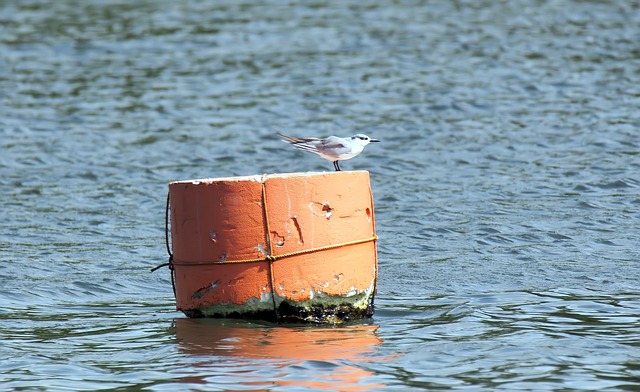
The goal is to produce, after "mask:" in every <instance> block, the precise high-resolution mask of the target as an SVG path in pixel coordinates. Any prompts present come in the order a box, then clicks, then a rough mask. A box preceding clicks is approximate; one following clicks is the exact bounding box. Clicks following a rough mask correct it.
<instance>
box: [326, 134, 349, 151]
mask: <svg viewBox="0 0 640 392" xmlns="http://www.w3.org/2000/svg"><path fill="white" fill-rule="evenodd" d="M322 147H323V148H331V149H338V148H345V147H346V144H345V143H344V140H342V138H339V137H336V136H329V137H328V138H326V139H324V140H323V141H322Z"/></svg>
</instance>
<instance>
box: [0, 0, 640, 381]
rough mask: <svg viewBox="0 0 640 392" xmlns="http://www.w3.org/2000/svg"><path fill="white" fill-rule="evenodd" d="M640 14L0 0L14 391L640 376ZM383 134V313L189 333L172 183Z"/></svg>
mask: <svg viewBox="0 0 640 392" xmlns="http://www.w3.org/2000/svg"><path fill="white" fill-rule="evenodd" d="M639 42H640V3H639V2H637V1H622V0H621V1H597V0H593V1H578V0H573V1H551V0H550V1H526V0H521V1H509V2H495V1H470V0H469V1H396V2H385V1H366V2H362V1H327V2H319V1H317V2H300V3H295V2H279V1H274V2H268V3H263V2H258V1H251V0H249V1H243V2H235V1H228V2H226V1H216V2H202V1H181V2H171V1H144V0H141V1H136V2H128V1H117V0H105V1H97V0H96V1H73V0H60V1H56V2H47V1H43V0H41V1H38V0H31V1H27V0H24V1H2V0H0V135H1V137H0V151H1V152H2V153H1V154H0V192H1V194H2V197H1V199H0V200H1V201H0V226H1V227H2V230H1V231H0V338H1V340H2V345H0V384H1V385H2V389H5V390H11V389H15V390H18V389H28V390H34V389H53V390H56V389H58V390H61V389H74V390H80V389H82V390H96V389H105V388H114V389H117V388H127V387H133V388H139V389H143V388H144V389H151V390H175V389H176V388H184V389H195V390H216V389H234V390H242V389H250V390H251V389H254V390H255V389H274V390H300V389H319V390H370V389H376V390H407V389H412V388H415V389H419V388H426V389H438V388H452V389H479V388H481V389H487V390H491V389H506V390H513V389H516V388H524V389H535V390H550V389H561V388H565V389H573V390H599V389H603V388H609V389H613V390H615V389H619V390H624V389H627V390H632V389H634V390H635V389H636V388H638V385H639V381H638V380H640V366H639V365H638V363H639V362H640V291H639V290H638V287H639V283H638V282H639V281H640V247H639V244H640V234H639V233H640V177H639V176H638V173H639V169H640V137H639V135H640V112H639V111H638V108H639V107H640V46H639V44H638V43H639ZM278 131H281V132H285V133H290V134H293V135H299V136H304V135H329V134H337V135H343V136H346V135H350V134H352V133H357V132H362V133H367V134H369V135H371V136H373V137H376V138H380V139H382V140H383V142H382V143H380V144H379V145H372V146H370V147H368V148H367V151H365V153H364V154H363V155H361V156H359V157H358V158H357V159H354V160H352V161H346V162H344V163H343V165H342V166H343V169H344V170H349V169H367V170H370V172H371V178H372V187H373V192H374V197H375V201H376V221H377V228H378V235H379V236H380V242H379V250H380V254H379V256H380V279H379V287H378V295H377V297H376V306H377V307H376V313H375V316H374V318H373V319H372V320H368V321H366V322H360V323H353V324H350V325H347V326H343V327H308V326H277V325H273V324H268V323H255V322H254V323H250V322H240V321H234V320H191V319H187V318H185V317H184V316H183V315H182V314H181V313H178V312H176V311H175V310H174V309H175V308H174V301H173V293H172V291H171V282H170V279H169V275H168V272H167V271H166V269H164V270H160V271H157V272H155V273H150V272H149V268H151V267H153V266H155V265H157V264H160V263H162V262H164V261H165V260H166V253H165V249H164V237H163V236H164V226H163V225H164V207H165V206H164V202H165V197H166V191H167V187H166V185H167V183H168V182H170V181H174V180H184V179H190V178H202V177H222V176H232V175H252V174H261V173H275V172H288V171H308V170H312V171H321V170H330V169H331V163H329V162H326V161H323V160H321V159H318V158H317V157H315V156H310V154H309V155H307V154H304V153H302V152H296V151H293V150H292V149H289V148H288V147H287V146H286V145H284V144H283V143H281V142H280V141H279V140H278V138H277V137H275V133H276V132H278Z"/></svg>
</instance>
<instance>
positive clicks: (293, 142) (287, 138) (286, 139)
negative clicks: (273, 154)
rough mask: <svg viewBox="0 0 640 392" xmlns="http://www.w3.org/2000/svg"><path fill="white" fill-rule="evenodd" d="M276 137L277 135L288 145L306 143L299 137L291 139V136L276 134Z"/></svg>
mask: <svg viewBox="0 0 640 392" xmlns="http://www.w3.org/2000/svg"><path fill="white" fill-rule="evenodd" d="M276 135H278V136H280V137H281V138H282V139H284V141H285V142H289V143H292V144H296V143H304V142H306V141H307V140H306V139H301V138H299V137H293V136H287V135H283V134H281V133H276Z"/></svg>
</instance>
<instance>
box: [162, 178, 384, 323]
mask: <svg viewBox="0 0 640 392" xmlns="http://www.w3.org/2000/svg"><path fill="white" fill-rule="evenodd" d="M168 203H169V204H168V206H167V210H168V211H169V210H170V227H171V230H170V231H171V244H172V251H170V254H171V256H170V260H169V267H170V269H171V272H172V274H173V275H172V280H173V284H174V291H175V296H176V307H177V309H178V310H180V311H182V312H183V313H184V314H186V315H187V316H189V317H234V318H236V317H239V318H255V319H267V320H275V321H302V322H318V323H324V322H329V323H339V322H342V321H346V320H351V319H358V318H366V317H371V315H372V314H373V298H374V294H375V290H376V279H377V274H378V258H377V250H376V240H377V236H376V230H375V219H374V211H373V196H372V193H371V186H370V183H369V173H368V172H367V171H340V172H327V173H288V174H273V175H263V176H247V177H229V178H213V179H200V180H189V181H177V182H172V183H170V184H169V196H168ZM167 223H169V218H167ZM168 243H169V240H167V247H168Z"/></svg>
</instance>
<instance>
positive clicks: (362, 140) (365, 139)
mask: <svg viewBox="0 0 640 392" xmlns="http://www.w3.org/2000/svg"><path fill="white" fill-rule="evenodd" d="M351 140H352V141H354V142H356V143H358V144H361V145H363V146H366V145H367V144H369V143H377V142H379V141H380V140H378V139H372V138H370V137H369V136H367V135H363V134H361V133H359V134H357V135H353V136H351Z"/></svg>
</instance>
